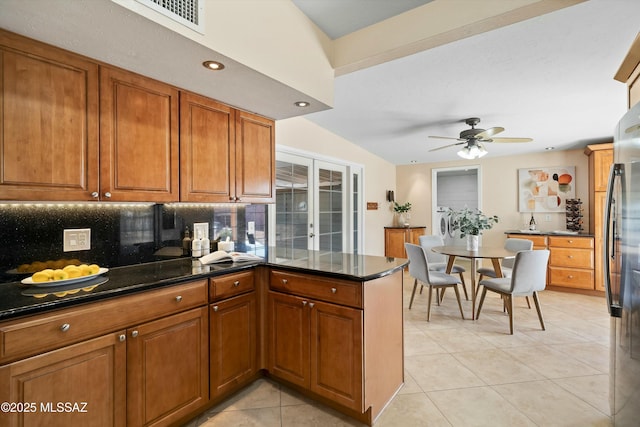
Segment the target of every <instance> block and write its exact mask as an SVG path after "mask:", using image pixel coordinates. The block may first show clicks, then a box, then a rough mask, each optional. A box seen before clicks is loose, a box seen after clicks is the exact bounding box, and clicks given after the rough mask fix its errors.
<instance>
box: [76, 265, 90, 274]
mask: <svg viewBox="0 0 640 427" xmlns="http://www.w3.org/2000/svg"><path fill="white" fill-rule="evenodd" d="M78 268H79V269H80V271H82V275H83V276H88V275H90V274H93V273H91V269H90V268H89V266H88V265H87V264H80V265H79V266H78Z"/></svg>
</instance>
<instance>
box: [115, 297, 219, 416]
mask: <svg viewBox="0 0 640 427" xmlns="http://www.w3.org/2000/svg"><path fill="white" fill-rule="evenodd" d="M208 325H209V322H208V309H207V307H200V308H196V309H193V310H190V311H186V312H183V313H179V314H175V315H173V316H169V317H165V318H162V319H159V320H156V321H153V322H149V323H145V324H143V325H140V326H137V327H134V328H130V329H128V330H127V337H128V342H127V425H129V426H141V425H144V426H149V425H154V426H155V425H170V424H172V423H173V422H175V421H177V420H179V419H181V418H183V417H185V416H187V415H189V414H190V413H193V412H194V411H195V410H197V409H198V408H199V407H201V406H204V405H205V404H206V403H207V402H208V400H209V381H208V378H209V375H208V373H209V343H208Z"/></svg>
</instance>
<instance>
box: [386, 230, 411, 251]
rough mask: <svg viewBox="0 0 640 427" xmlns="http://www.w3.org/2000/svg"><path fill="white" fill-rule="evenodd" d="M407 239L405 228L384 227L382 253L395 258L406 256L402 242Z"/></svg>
mask: <svg viewBox="0 0 640 427" xmlns="http://www.w3.org/2000/svg"><path fill="white" fill-rule="evenodd" d="M406 241H407V229H406V228H385V229H384V255H385V256H388V257H395V258H406V257H407V253H406V251H405V250H404V243H405V242H406Z"/></svg>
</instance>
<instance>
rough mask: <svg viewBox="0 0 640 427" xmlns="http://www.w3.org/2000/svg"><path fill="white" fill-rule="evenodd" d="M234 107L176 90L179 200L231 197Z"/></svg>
mask: <svg viewBox="0 0 640 427" xmlns="http://www.w3.org/2000/svg"><path fill="white" fill-rule="evenodd" d="M234 118H235V116H234V110H233V109H232V108H231V107H229V106H227V105H224V104H221V103H219V102H216V101H213V100H211V99H209V98H205V97H203V96H199V95H195V94H192V93H188V92H181V93H180V200H181V201H183V202H223V203H228V202H229V201H232V200H233V196H234V195H235V194H234V191H235V187H234V183H235V165H234V162H233V158H234V151H235V120H234Z"/></svg>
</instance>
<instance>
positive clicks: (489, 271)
mask: <svg viewBox="0 0 640 427" xmlns="http://www.w3.org/2000/svg"><path fill="white" fill-rule="evenodd" d="M504 248H505V249H506V250H508V251H511V252H520V251H530V250H533V241H531V240H528V239H517V238H513V237H510V238H508V239H507V240H505V242H504ZM515 259H516V257H515V255H514V256H512V257H508V258H504V259H503V260H502V262H501V263H500V269H501V270H502V277H511V270H512V269H513V263H514V261H515ZM478 274H479V275H480V276H479V277H478V281H477V282H476V283H477V284H478V285H477V286H476V295H478V293H479V292H480V282H481V281H482V279H483V278H484V276H487V277H491V278H494V279H495V278H496V271H495V270H494V269H493V267H482V268H479V269H478ZM527 306H528V307H529V308H531V303H530V302H529V297H527Z"/></svg>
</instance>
